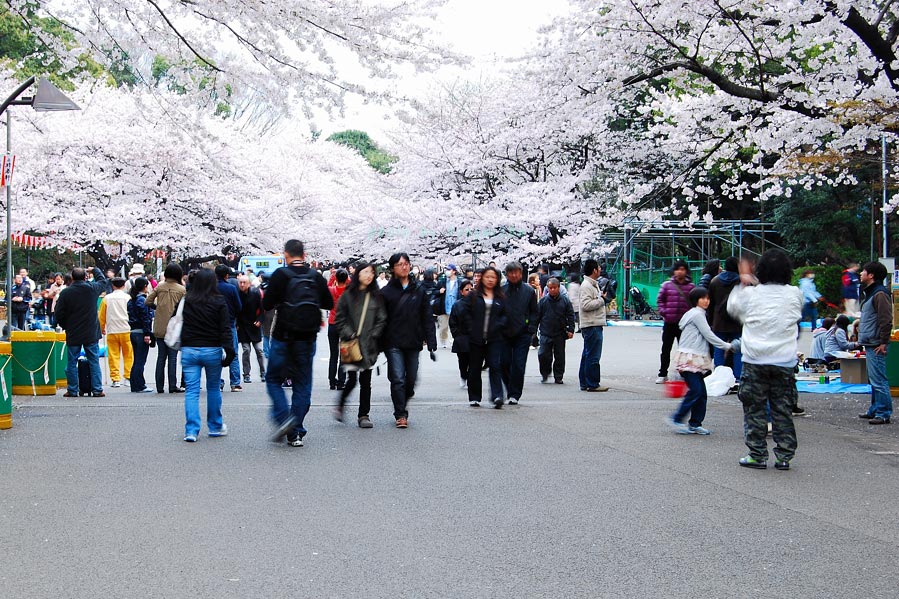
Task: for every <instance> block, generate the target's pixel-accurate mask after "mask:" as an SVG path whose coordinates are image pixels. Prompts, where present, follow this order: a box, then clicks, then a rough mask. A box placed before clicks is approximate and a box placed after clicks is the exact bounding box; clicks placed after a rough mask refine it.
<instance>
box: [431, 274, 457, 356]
mask: <svg viewBox="0 0 899 599" xmlns="http://www.w3.org/2000/svg"><path fill="white" fill-rule="evenodd" d="M438 288H439V292H440V297H439V298H438V300H437V301H438V302H442V305H440V310H435V312H436V313H437V330H438V332H439V335H438V336H439V337H440V345H441V347H443V348H446V343H447V337H448V336H449V333H451V332H452V331H450V327H449V319H450V316H451V315H452V313H453V306H454V305H456V302H457V301H458V300H459V298H460V295H459V278H458V271H457V269H456V265H455V264H447V265H446V272H445V273H444V276H443V280H442V281H441V282H440V284H439V286H438ZM454 345H455V343H454Z"/></svg>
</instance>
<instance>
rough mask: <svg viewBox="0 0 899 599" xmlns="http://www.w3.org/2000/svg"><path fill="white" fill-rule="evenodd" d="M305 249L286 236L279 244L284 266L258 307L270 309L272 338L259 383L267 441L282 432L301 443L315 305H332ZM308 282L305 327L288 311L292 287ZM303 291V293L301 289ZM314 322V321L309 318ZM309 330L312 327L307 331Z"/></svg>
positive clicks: (308, 393)
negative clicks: (268, 419)
mask: <svg viewBox="0 0 899 599" xmlns="http://www.w3.org/2000/svg"><path fill="white" fill-rule="evenodd" d="M305 258H306V250H305V248H304V247H303V242H302V241H299V240H297V239H291V240H289V241H288V242H287V243H285V244H284V261H285V262H286V263H287V266H284V267H281V268H279V269H277V270H276V271H275V272H274V273H273V274H272V278H271V279H270V280H269V284H268V289H267V290H266V292H265V295H264V296H263V297H262V306H263V307H264V308H265V309H266V310H275V317H274V320H273V324H272V340H271V345H270V347H269V353H268V369H266V371H265V386H266V390H267V391H268V396H269V397H270V398H271V400H272V418H273V419H274V421H275V426H276V429H275V434H274V436H273V437H272V441H275V442H277V441H280V440H281V439H282V438H284V437H285V436H286V437H287V443H288V445H291V446H293V447H302V446H303V437H305V436H306V429H305V428H303V420H304V419H305V418H306V414H307V413H308V412H309V406H310V404H311V403H312V360H313V358H314V357H315V340H316V338H317V337H318V331H319V330H321V324H322V321H321V310H330V309H331V308H333V307H334V300H333V299H332V298H331V292H330V291H328V282H327V281H325V278H324V277H323V276H321V274H319V273H318V272H316V271H314V270H312V269H311V268H309V267H308V266H307V265H306V262H305ZM306 283H309V289H310V290H311V293H312V295H313V298H311V299H314V303H315V304H316V305H315V306H309V307H310V308H312V312H313V314H314V310H319V312H318V323H317V325H316V326H313V327H308V330H306V331H300V332H298V331H297V328H307V327H306V326H305V325H306V323H302V324H303V326H301V327H298V326H297V323H296V322H294V319H293V318H292V317H291V316H290V315H292V314H293V311H292V306H293V305H294V304H295V298H292V297H290V293H291V290H292V289H297V288H299V289H302V288H303V287H304V286H305V284H306ZM304 295H305V293H304ZM312 324H313V325H315V323H312ZM313 329H314V330H313ZM285 379H290V381H291V386H292V387H293V395H292V397H291V405H290V408H289V409H288V407H287V395H286V394H285V393H284V388H283V387H282V384H283V383H284V381H285Z"/></svg>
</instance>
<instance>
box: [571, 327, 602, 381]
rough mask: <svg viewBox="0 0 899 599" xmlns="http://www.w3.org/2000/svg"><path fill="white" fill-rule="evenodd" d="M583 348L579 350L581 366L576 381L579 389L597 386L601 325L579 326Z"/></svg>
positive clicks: (600, 356) (600, 351)
mask: <svg viewBox="0 0 899 599" xmlns="http://www.w3.org/2000/svg"><path fill="white" fill-rule="evenodd" d="M581 335H583V336H584V349H583V351H582V352H581V366H580V368H579V369H578V375H577V376H578V381H579V382H580V385H581V389H594V388H596V387H599V379H600V374H599V360H600V359H601V358H602V327H581Z"/></svg>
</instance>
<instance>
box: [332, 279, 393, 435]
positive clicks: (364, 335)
mask: <svg viewBox="0 0 899 599" xmlns="http://www.w3.org/2000/svg"><path fill="white" fill-rule="evenodd" d="M375 276H376V272H375V267H374V265H372V264H368V263H367V262H362V263H360V264H357V266H356V274H355V276H354V277H353V279H352V280H351V281H350V284H349V285H348V286H347V288H346V291H344V292H343V295H341V296H340V299H339V300H338V301H337V310H336V314H335V317H334V326H335V327H337V331H338V335H339V337H340V340H341V341H350V340H352V339H358V340H359V350H360V353H361V354H362V359H361V360H360V361H358V362H354V363H349V364H347V363H344V364H343V369H344V370H345V371H346V373H347V378H346V383H345V384H344V387H343V389H342V390H341V392H340V400H339V401H338V403H337V407H336V408H334V417H335V418H337V420H339V421H341V422H343V408H344V406H345V405H346V399H347V397H348V396H349V395H350V393H351V392H352V391H353V389H354V388H355V387H356V382H357V381H358V383H359V412H358V416H357V423H358V424H359V428H372V422H371V418H369V416H368V412H369V410H370V409H371V369H372V368H373V367H374V365H375V363H376V362H377V361H378V340H379V339H380V337H381V333H383V332H384V327H385V326H386V325H387V308H386V307H385V305H384V298H383V297H382V296H381V288H380V287H378V285H377V283H375Z"/></svg>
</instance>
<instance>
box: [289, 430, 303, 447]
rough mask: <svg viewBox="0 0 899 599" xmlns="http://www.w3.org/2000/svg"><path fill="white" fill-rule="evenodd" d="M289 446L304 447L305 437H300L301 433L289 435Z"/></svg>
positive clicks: (294, 432)
mask: <svg viewBox="0 0 899 599" xmlns="http://www.w3.org/2000/svg"><path fill="white" fill-rule="evenodd" d="M287 444H288V445H290V446H291V447H302V446H303V437H301V436H300V433H298V432H296V431H293V432H291V433H289V434H288V435H287Z"/></svg>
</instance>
